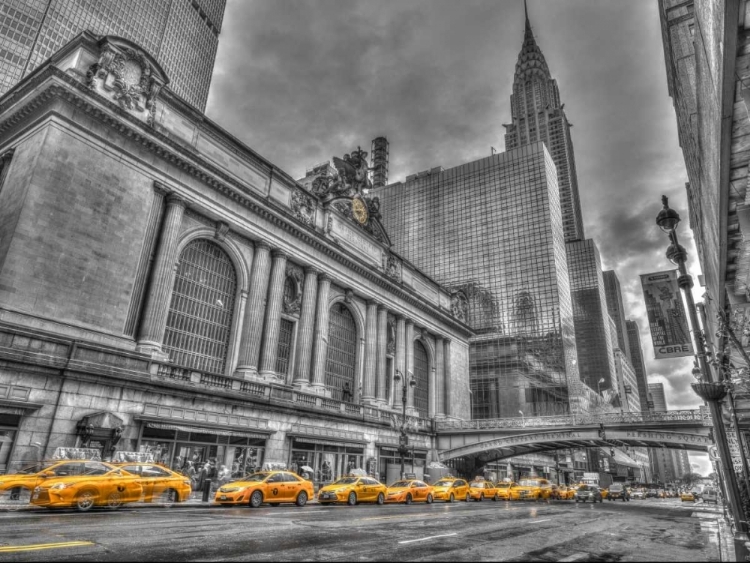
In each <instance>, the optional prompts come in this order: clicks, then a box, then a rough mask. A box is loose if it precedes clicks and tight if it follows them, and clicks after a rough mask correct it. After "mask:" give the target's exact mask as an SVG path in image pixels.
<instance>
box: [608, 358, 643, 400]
mask: <svg viewBox="0 0 750 563" xmlns="http://www.w3.org/2000/svg"><path fill="white" fill-rule="evenodd" d="M614 359H615V373H616V374H617V388H618V393H619V395H620V404H621V406H622V409H623V410H624V411H627V412H640V411H641V400H640V398H639V397H638V384H637V381H636V375H635V369H633V366H632V364H631V363H630V360H628V357H627V356H626V355H625V354H624V353H623V351H622V350H620V349H619V348H618V349H616V350H615V354H614Z"/></svg>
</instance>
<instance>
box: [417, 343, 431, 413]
mask: <svg viewBox="0 0 750 563" xmlns="http://www.w3.org/2000/svg"><path fill="white" fill-rule="evenodd" d="M429 369H430V366H429V362H428V361H427V350H425V347H424V344H422V343H421V342H420V341H419V340H415V341H414V377H415V378H416V380H417V386H416V387H414V408H415V409H417V411H419V416H422V417H425V418H427V416H428V411H429V408H428V402H429V393H430V391H429V389H430V380H429Z"/></svg>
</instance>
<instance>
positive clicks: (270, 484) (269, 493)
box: [265, 473, 292, 502]
mask: <svg viewBox="0 0 750 563" xmlns="http://www.w3.org/2000/svg"><path fill="white" fill-rule="evenodd" d="M289 477H290V478H291V475H290V476H289ZM290 486H292V482H291V479H290V482H289V483H287V476H286V474H284V473H274V474H273V475H271V476H270V477H269V478H268V479H266V494H265V497H266V499H267V500H268V502H286V501H287V500H288V499H289V487H290Z"/></svg>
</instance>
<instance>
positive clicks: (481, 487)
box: [469, 480, 497, 502]
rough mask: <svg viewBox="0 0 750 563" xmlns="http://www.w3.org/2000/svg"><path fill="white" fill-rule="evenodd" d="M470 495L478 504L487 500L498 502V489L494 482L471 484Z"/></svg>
mask: <svg viewBox="0 0 750 563" xmlns="http://www.w3.org/2000/svg"><path fill="white" fill-rule="evenodd" d="M469 495H470V496H471V498H472V499H474V500H475V501H476V502H482V501H483V500H484V499H486V498H488V499H489V498H491V499H492V500H497V487H495V483H493V482H492V481H485V480H481V481H480V480H474V481H472V482H471V483H469Z"/></svg>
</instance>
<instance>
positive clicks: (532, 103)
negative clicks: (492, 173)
mask: <svg viewBox="0 0 750 563" xmlns="http://www.w3.org/2000/svg"><path fill="white" fill-rule="evenodd" d="M510 106H511V115H512V118H513V121H512V123H510V124H506V125H504V127H505V128H506V132H505V150H506V151H509V150H511V149H514V148H516V147H522V146H524V145H527V144H529V143H536V142H537V141H543V142H544V143H545V144H546V145H547V150H549V152H550V154H551V155H552V160H553V161H554V163H555V167H556V168H557V185H558V187H559V189H560V208H561V209H562V218H563V232H564V235H565V241H566V242H569V241H575V240H581V239H583V238H584V234H583V218H582V215H581V203H580V200H579V197H578V177H577V175H576V163H575V156H574V154H573V142H572V140H571V137H570V127H571V125H570V123H569V122H568V118H567V117H566V115H565V111H564V109H563V108H564V106H565V104H562V103H560V91H559V89H558V87H557V81H556V80H554V79H553V78H552V76H551V74H550V71H549V68H548V67H547V61H546V60H545V59H544V55H543V54H542V51H541V49H540V48H539V46H538V45H537V43H536V39H535V38H534V34H533V32H532V31H531V24H530V23H529V15H528V12H527V13H526V30H525V32H524V38H523V47H522V48H521V52H520V53H519V54H518V62H517V63H516V70H515V74H514V77H513V94H512V95H511V97H510Z"/></svg>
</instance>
